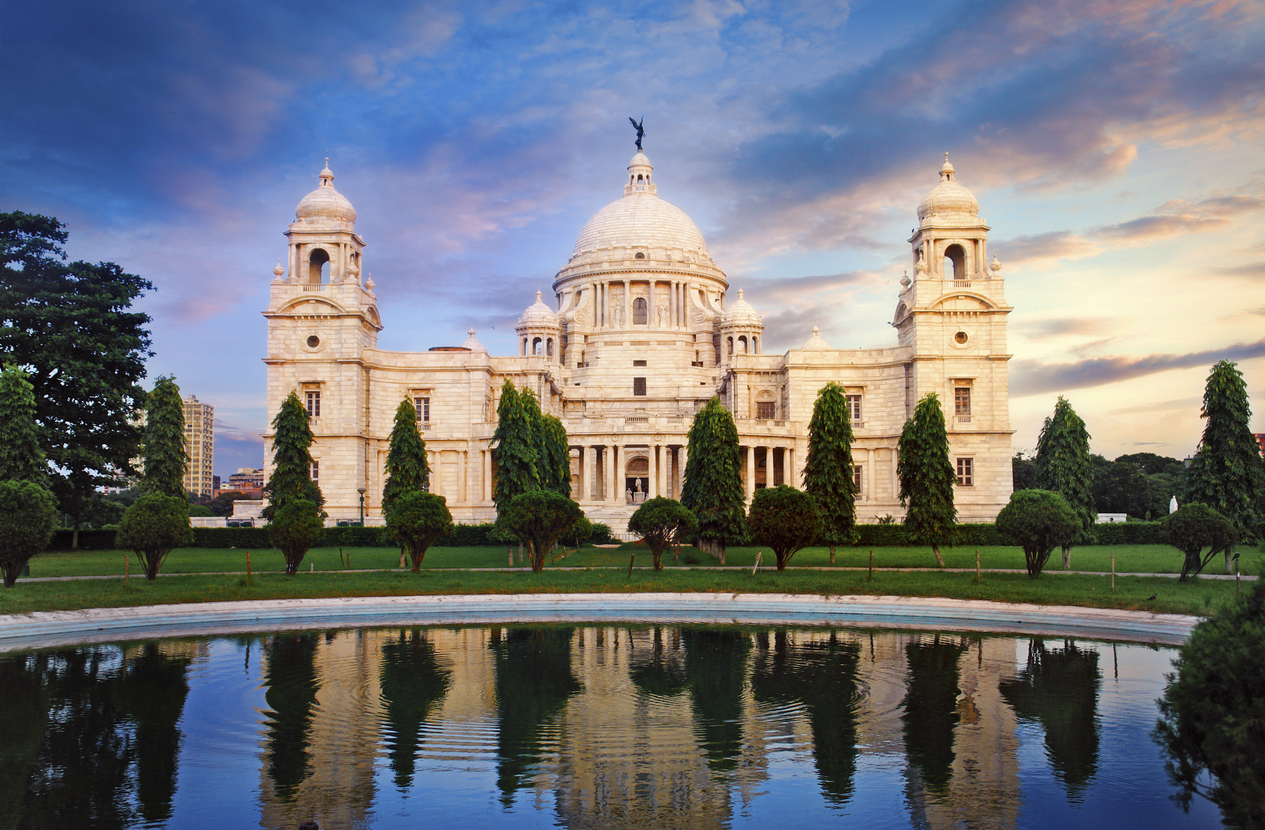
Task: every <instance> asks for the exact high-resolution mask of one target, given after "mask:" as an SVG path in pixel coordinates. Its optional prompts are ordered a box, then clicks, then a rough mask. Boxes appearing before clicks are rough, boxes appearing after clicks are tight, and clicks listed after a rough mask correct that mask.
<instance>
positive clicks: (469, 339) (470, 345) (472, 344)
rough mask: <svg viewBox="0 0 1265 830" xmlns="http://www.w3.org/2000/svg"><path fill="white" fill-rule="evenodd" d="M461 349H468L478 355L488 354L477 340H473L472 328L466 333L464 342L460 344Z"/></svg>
mask: <svg viewBox="0 0 1265 830" xmlns="http://www.w3.org/2000/svg"><path fill="white" fill-rule="evenodd" d="M461 348H463V349H469V350H470V351H472V352H478V353H480V354H487V353H488V350H487V349H486V348H485V347H484V345H483V344H482V343H480V342H479V341H478V340H475V339H474V329H473V328H471V329H470V330H469V331H467V332H466V342H464V343H462V344H461Z"/></svg>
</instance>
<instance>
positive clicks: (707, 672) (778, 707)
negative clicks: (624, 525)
mask: <svg viewBox="0 0 1265 830" xmlns="http://www.w3.org/2000/svg"><path fill="white" fill-rule="evenodd" d="M1174 655H1175V652H1174V650H1173V649H1170V648H1158V647H1148V646H1139V645H1126V644H1113V643H1104V642H1094V641H1085V640H1075V641H1072V640H1053V639H1037V638H1030V637H1008V636H981V635H959V634H945V633H931V632H922V633H920V632H894V631H867V630H862V629H850V628H838V629H823V628H811V629H757V628H749V627H748V628H730V629H724V628H711V627H689V626H671V625H659V626H628V625H618V626H617V625H589V626H533V627H523V628H507V627H487V626H482V627H469V628H390V629H347V630H339V631H328V632H292V633H267V634H259V635H249V636H236V637H219V638H204V639H178V640H156V641H147V642H139V643H124V644H112V645H93V646H83V647H78V648H66V649H59V650H55V651H45V652H34V653H29V654H24V655H16V656H8V657H4V658H0V712H4V713H5V715H4V717H3V718H0V769H2V770H3V771H4V773H3V775H0V825H5V826H15V827H19V828H23V827H32V828H47V827H77V826H91V827H120V828H133V827H171V828H185V827H191V828H199V827H208V828H210V827H214V828H245V827H264V828H286V830H292V828H296V827H298V825H299V823H300V822H302V821H306V820H312V819H315V820H317V821H319V823H320V826H321V827H322V828H323V830H334V829H336V828H396V827H405V826H409V827H411V826H417V825H419V824H422V823H426V824H428V825H433V826H440V827H444V826H479V827H656V828H657V827H665V828H670V827H778V828H791V827H819V826H822V825H824V824H847V825H854V826H864V827H867V828H885V827H916V828H923V827H926V828H938V827H946V828H948V827H954V828H958V827H961V828H1011V827H1015V828H1042V827H1050V828H1061V827H1069V826H1078V827H1091V828H1092V827H1113V828H1119V827H1129V826H1135V827H1136V826H1145V827H1147V828H1148V830H1162V828H1195V827H1199V828H1203V827H1215V826H1219V825H1220V821H1219V817H1218V815H1217V812H1216V810H1215V808H1213V807H1212V806H1211V805H1209V804H1207V803H1204V802H1200V801H1197V802H1196V803H1195V804H1194V805H1193V807H1192V809H1191V812H1190V813H1189V814H1187V813H1183V812H1182V811H1181V809H1180V808H1179V807H1177V806H1176V805H1175V804H1174V803H1173V802H1172V801H1171V800H1170V799H1169V795H1170V793H1171V791H1172V789H1171V787H1170V785H1169V784H1168V783H1167V779H1166V777H1165V773H1164V770H1163V762H1162V759H1161V757H1160V755H1159V751H1158V748H1157V746H1156V745H1155V744H1154V743H1153V742H1152V741H1151V739H1150V737H1149V734H1148V733H1149V732H1150V730H1151V729H1152V727H1153V726H1154V723H1155V718H1156V706H1155V699H1156V698H1157V697H1158V696H1159V695H1160V694H1161V693H1162V690H1163V683H1164V680H1163V675H1164V673H1165V672H1167V671H1169V670H1170V664H1171V661H1172V658H1173V657H1174ZM3 817H10V820H9V822H6V821H5V819H4V818H3ZM12 817H16V820H13V818H12Z"/></svg>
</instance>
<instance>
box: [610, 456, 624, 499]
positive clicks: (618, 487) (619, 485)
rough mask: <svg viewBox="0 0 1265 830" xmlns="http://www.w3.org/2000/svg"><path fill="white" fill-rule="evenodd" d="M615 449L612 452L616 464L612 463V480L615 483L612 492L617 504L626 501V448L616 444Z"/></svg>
mask: <svg viewBox="0 0 1265 830" xmlns="http://www.w3.org/2000/svg"><path fill="white" fill-rule="evenodd" d="M614 449H615V451H614V452H613V453H611V456H612V460H613V461H614V462H615V463H614V464H612V465H611V481H612V482H613V483H614V485H615V486H614V488H612V490H611V494H612V495H613V496H614V497H615V498H614V501H615V503H616V504H623V503H624V489H625V487H624V461H625V460H626V459H625V458H624V452H625V450H624V448H623V447H622V446H618V445H616V446H615V448H614Z"/></svg>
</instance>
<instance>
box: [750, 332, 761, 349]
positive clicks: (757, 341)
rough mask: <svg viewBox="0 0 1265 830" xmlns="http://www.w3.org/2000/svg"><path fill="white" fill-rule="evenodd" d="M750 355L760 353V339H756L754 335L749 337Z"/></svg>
mask: <svg viewBox="0 0 1265 830" xmlns="http://www.w3.org/2000/svg"><path fill="white" fill-rule="evenodd" d="M751 353H752V354H759V353H760V338H758V337H756V336H755V335H754V334H753V335H751Z"/></svg>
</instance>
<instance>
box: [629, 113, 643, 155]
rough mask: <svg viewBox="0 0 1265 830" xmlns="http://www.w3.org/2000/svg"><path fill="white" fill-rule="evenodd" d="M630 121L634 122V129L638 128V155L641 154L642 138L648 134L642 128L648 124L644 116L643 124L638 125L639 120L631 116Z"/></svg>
mask: <svg viewBox="0 0 1265 830" xmlns="http://www.w3.org/2000/svg"><path fill="white" fill-rule="evenodd" d="M628 120H629V121H631V122H632V125H633V126H634V127H636V128H637V152H638V153H640V152H641V139H642V137H643V136H645V134H646V131H645V130H643V129H642V128H641V124H645V123H646V117H645V116H644V115H643V116H642V117H641V124H638V123H637V119H635V118H633V117H632V116H631V115H630V116H628Z"/></svg>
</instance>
